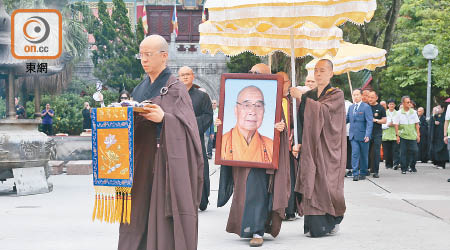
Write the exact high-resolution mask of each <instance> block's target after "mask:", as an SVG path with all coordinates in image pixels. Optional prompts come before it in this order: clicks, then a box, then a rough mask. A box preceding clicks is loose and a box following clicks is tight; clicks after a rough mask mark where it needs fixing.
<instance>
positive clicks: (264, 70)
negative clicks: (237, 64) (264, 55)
mask: <svg viewBox="0 0 450 250" xmlns="http://www.w3.org/2000/svg"><path fill="white" fill-rule="evenodd" d="M250 72H251V73H254V74H255V73H256V74H270V73H271V72H270V68H269V66H267V65H266V64H264V63H258V64H255V65H254V66H253V67H252V69H251V70H250Z"/></svg>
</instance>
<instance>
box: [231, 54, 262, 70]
mask: <svg viewBox="0 0 450 250" xmlns="http://www.w3.org/2000/svg"><path fill="white" fill-rule="evenodd" d="M260 62H261V58H259V57H257V56H255V55H254V54H252V53H250V52H244V53H242V54H239V55H237V56H233V57H231V59H230V61H229V62H227V68H228V70H229V71H230V73H247V72H248V71H249V70H251V69H252V67H253V65H255V64H257V63H260Z"/></svg>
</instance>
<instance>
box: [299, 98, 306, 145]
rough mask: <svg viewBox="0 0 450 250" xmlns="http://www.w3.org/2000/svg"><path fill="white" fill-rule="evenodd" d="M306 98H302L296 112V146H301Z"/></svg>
mask: <svg viewBox="0 0 450 250" xmlns="http://www.w3.org/2000/svg"><path fill="white" fill-rule="evenodd" d="M306 99H307V98H306V96H305V95H303V96H302V101H301V102H300V106H299V108H298V112H297V135H298V144H302V142H303V140H302V137H303V121H304V117H305V105H306Z"/></svg>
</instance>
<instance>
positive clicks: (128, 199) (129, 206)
mask: <svg viewBox="0 0 450 250" xmlns="http://www.w3.org/2000/svg"><path fill="white" fill-rule="evenodd" d="M127 223H128V224H130V223H131V194H127Z"/></svg>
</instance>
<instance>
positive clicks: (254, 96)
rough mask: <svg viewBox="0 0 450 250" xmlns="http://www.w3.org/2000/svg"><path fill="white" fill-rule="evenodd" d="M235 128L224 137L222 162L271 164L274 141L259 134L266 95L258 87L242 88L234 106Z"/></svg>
mask: <svg viewBox="0 0 450 250" xmlns="http://www.w3.org/2000/svg"><path fill="white" fill-rule="evenodd" d="M234 113H235V115H236V126H235V127H234V128H232V129H231V130H230V131H228V132H227V133H225V134H224V135H223V137H222V148H221V150H222V154H221V155H222V159H224V160H234V161H253V162H262V163H271V162H272V155H273V141H272V139H270V138H268V137H266V136H263V135H261V134H260V133H258V129H259V127H261V125H262V122H263V119H264V95H263V93H262V91H261V90H260V89H259V88H258V87H256V86H248V87H245V88H243V89H242V90H241V91H240V92H239V94H238V96H237V101H236V106H235V107H234Z"/></svg>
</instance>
